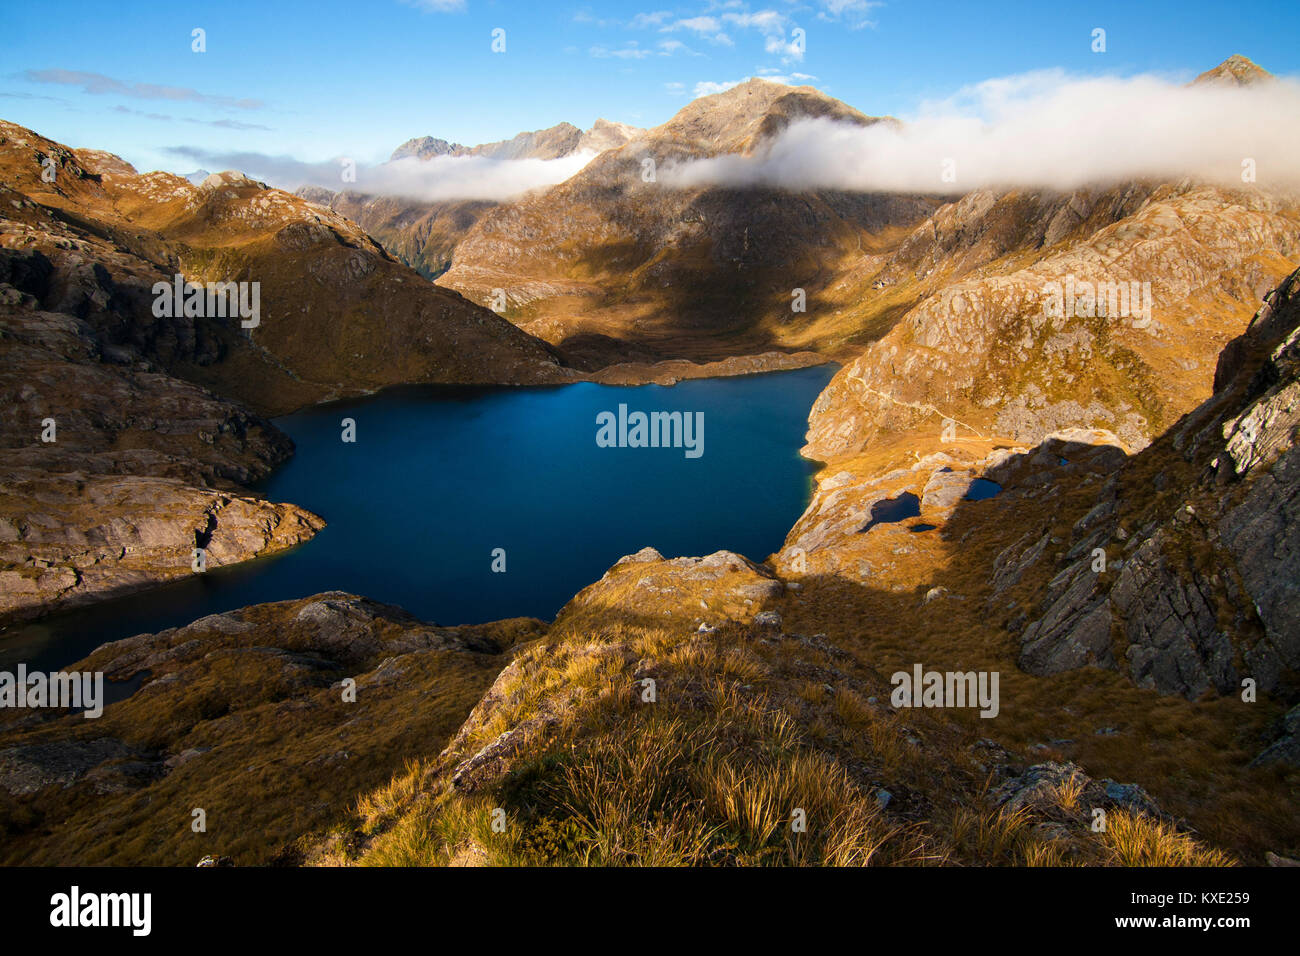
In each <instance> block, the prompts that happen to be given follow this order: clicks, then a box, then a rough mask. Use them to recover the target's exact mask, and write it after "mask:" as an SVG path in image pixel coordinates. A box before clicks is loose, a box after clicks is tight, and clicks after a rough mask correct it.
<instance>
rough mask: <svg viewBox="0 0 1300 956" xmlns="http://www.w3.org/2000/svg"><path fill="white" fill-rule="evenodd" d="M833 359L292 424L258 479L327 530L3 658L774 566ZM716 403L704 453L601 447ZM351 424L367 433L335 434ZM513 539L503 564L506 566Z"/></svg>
mask: <svg viewBox="0 0 1300 956" xmlns="http://www.w3.org/2000/svg"><path fill="white" fill-rule="evenodd" d="M833 371H834V369H833V368H832V367H830V366H823V367H821V368H814V369H801V370H798V371H793V372H777V373H771V374H766V375H754V376H745V377H740V378H728V379H702V380H698V381H689V382H682V383H679V384H677V385H675V386H672V387H660V386H656V385H647V386H640V387H635V388H620V387H611V386H601V385H592V384H578V385H568V386H563V387H558V388H527V389H521V388H510V389H506V388H453V387H445V386H442V387H436V386H421V387H406V388H400V389H392V390H389V391H385V392H383V393H381V394H379V395H376V396H372V397H369V398H365V399H359V400H355V401H347V402H338V403H333V404H330V405H323V406H317V407H315V408H312V409H309V410H306V411H302V412H298V413H296V414H294V415H289V416H286V417H285V418H282V419H278V420H277V422H276V423H277V424H278V425H279V426H280V427H281V428H282V429H283V430H284V431H285V432H287V433H288V434H289V435H290V436H291V437H292V438H293V440H294V442H295V443H296V444H297V452H296V454H295V455H294V457H293V458H292V459H291V460H290V461H289V462H288V463H287V464H286V465H285V466H283V467H282V468H281V469H279V470H278V471H277V472H276V473H275V474H274V475H272V476H271V478H270V479H269V480H267V481H266V482H265V483H264V484H263V485H262V487H261V488H260V489H259V490H261V491H263V492H264V493H265V494H266V495H267V497H269V498H270V499H272V500H274V501H291V502H293V503H295V504H298V505H301V506H302V507H304V508H307V509H309V510H311V511H314V512H316V513H317V514H319V515H321V516H322V517H324V518H325V520H326V521H328V522H329V524H328V526H327V527H326V528H325V529H324V530H323V531H321V532H320V533H319V534H318V535H317V536H316V537H315V538H313V539H312V540H311V541H309V542H307V543H305V544H303V545H301V546H299V547H297V548H294V549H292V550H291V551H288V552H285V553H283V554H280V555H276V556H273V557H270V558H263V559H259V560H257V561H252V562H247V563H245V564H242V565H238V566H235V567H231V568H223V569H213V570H209V571H208V572H206V573H204V574H198V575H194V576H193V577H190V578H186V579H184V580H182V581H179V582H176V583H173V584H168V585H164V586H162V587H158V588H153V589H151V590H148V591H143V592H139V593H137V594H133V595H129V596H127V597H124V598H120V599H116V600H113V601H110V602H104V603H101V604H98V605H95V606H93V607H90V608H85V609H82V610H79V611H73V612H68V613H64V614H60V615H56V616H51V617H49V618H45V619H43V620H41V621H38V622H35V623H33V624H30V625H27V626H25V627H21V628H11V629H9V630H8V631H6V632H5V633H4V634H3V635H0V666H7V665H10V664H13V663H16V662H17V661H19V660H23V661H26V662H27V663H28V666H29V667H31V668H33V669H46V670H49V669H54V668H57V667H61V666H65V665H67V664H69V663H72V662H73V661H76V660H78V659H79V658H81V657H83V656H84V655H85V654H87V653H89V652H90V651H91V650H93V649H94V648H95V647H97V646H99V645H100V644H102V643H103V642H105V641H110V640H116V639H118V638H121V637H127V636H130V635H132V634H138V633H142V632H146V631H157V630H161V629H163V628H166V627H175V626H178V625H181V624H186V623H188V622H190V621H193V620H195V619H197V618H200V617H203V616H204V615H207V614H214V613H219V612H222V611H228V610H232V609H234V608H238V607H243V606H245V605H248V604H256V603H260V602H263V601H279V600H287V599H292V598H299V597H305V596H307V595H310V594H315V593H317V592H319V591H329V590H341V591H351V592H353V593H357V594H362V595H365V596H366V597H370V598H374V599H376V600H380V601H384V602H388V603H392V604H398V605H401V606H402V607H404V608H406V609H407V610H409V611H411V612H412V613H414V614H415V615H416V616H417V617H420V618H423V619H424V620H427V621H433V622H436V623H439V624H464V623H473V622H479V621H488V620H494V619H497V618H504V617H513V616H519V615H528V616H534V617H541V618H551V617H553V616H554V615H555V613H556V611H558V610H559V609H560V607H562V606H563V605H564V603H565V602H566V601H567V600H568V599H569V598H571V597H572V596H573V595H574V594H576V593H577V592H578V591H579V590H581V589H582V588H583V587H585V586H586V585H588V584H590V583H592V582H593V581H596V580H597V579H599V578H600V576H601V575H602V574H604V573H605V571H606V570H608V568H609V566H610V565H611V564H613V563H614V562H615V561H616V560H617V559H618V558H619V557H621V556H622V555H625V554H630V553H632V552H634V551H638V550H640V549H641V548H643V547H646V546H647V545H648V546H650V547H654V548H657V549H658V550H659V551H660V552H662V553H663V554H664V555H666V556H670V557H671V556H676V555H703V554H709V553H711V552H713V551H717V550H718V549H720V548H726V549H729V550H732V551H737V552H739V553H741V554H744V555H746V556H748V557H750V558H752V559H754V560H757V561H761V560H763V559H764V558H766V557H767V556H768V555H769V554H771V553H772V552H774V551H775V550H776V549H777V548H779V547H780V546H781V543H782V541H783V540H784V538H785V535H786V532H787V531H789V529H790V527H791V526H792V525H793V524H794V522H795V520H796V519H797V518H798V517H799V515H800V514H801V513H802V511H803V509H804V508H805V507H806V505H807V503H808V498H809V494H810V491H811V483H810V477H811V474H812V465H811V463H810V462H807V461H805V460H804V459H802V458H800V457H799V454H798V449H799V448H800V446H801V445H802V444H803V437H804V433H805V431H806V428H807V418H808V412H809V409H810V408H811V407H812V403H813V401H814V400H815V399H816V397H817V395H818V393H819V392H820V391H821V390H822V388H823V387H825V385H826V383H827V382H828V381H829V380H830V377H831V375H832V373H833ZM619 404H625V405H627V406H628V411H629V413H630V412H634V411H644V412H651V411H668V412H671V411H680V412H683V413H687V412H690V413H694V412H703V414H704V429H703V454H702V455H700V457H698V458H688V457H687V456H686V454H685V449H684V448H601V447H598V446H597V443H596V434H597V421H596V417H597V415H598V414H599V413H600V412H604V411H609V412H613V413H615V414H617V412H618V406H619ZM344 418H351V419H354V420H355V422H356V437H357V440H356V442H355V443H353V444H347V443H344V442H343V441H342V440H341V434H342V428H341V420H342V419H344ZM497 548H501V549H504V551H505V566H506V570H505V572H504V573H494V572H493V571H492V564H493V550H494V549H497Z"/></svg>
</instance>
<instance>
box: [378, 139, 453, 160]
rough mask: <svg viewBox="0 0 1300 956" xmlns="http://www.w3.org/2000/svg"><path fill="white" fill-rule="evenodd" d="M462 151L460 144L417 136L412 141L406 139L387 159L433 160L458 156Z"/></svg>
mask: <svg viewBox="0 0 1300 956" xmlns="http://www.w3.org/2000/svg"><path fill="white" fill-rule="evenodd" d="M464 149H465V147H464V146H462V145H460V143H449V142H447V141H446V140H445V139H438V138H437V137H435V136H417V137H415V138H414V139H408V140H407V141H406V142H405V143H403V144H402V145H401V146H399V147H397V149H395V150H393V155H392V156H390V157H389V159H390V160H398V159H405V158H406V157H408V156H414V157H415V158H416V159H433V158H434V157H435V156H459V155H461V152H462V151H463V150H464Z"/></svg>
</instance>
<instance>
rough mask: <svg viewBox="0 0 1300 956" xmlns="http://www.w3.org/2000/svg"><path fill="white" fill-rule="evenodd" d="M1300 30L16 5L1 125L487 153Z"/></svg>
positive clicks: (1076, 8)
mask: <svg viewBox="0 0 1300 956" xmlns="http://www.w3.org/2000/svg"><path fill="white" fill-rule="evenodd" d="M1097 27H1100V28H1103V29H1104V30H1105V31H1106V52H1105V53H1101V54H1099V53H1094V52H1093V51H1092V49H1091V44H1092V31H1093V30H1094V28H1097ZM1298 27H1300V4H1297V3H1295V2H1294V0H1270V2H1261V3H1210V2H1200V0H1179V2H1173V0H1155V2H1143V3H1140V4H1136V3H1133V2H1132V0H1126V2H1107V0H1091V2H1087V3H1073V2H1058V3H1042V2H1007V3H996V4H994V3H984V2H942V0H930V2H923V0H892V2H887V3H880V4H875V3H867V2H861V0H858V2H855V0H816V2H811V0H810V2H798V3H788V2H783V0H767V2H761V0H756V2H749V3H747V2H741V0H731V2H710V0H700V2H693V3H684V4H672V3H666V2H656V0H636V2H629V3H614V2H608V3H600V2H590V3H566V2H563V0H561V2H552V3H537V2H533V3H507V2H491V0H463V2H460V3H458V2H456V0H430V2H416V0H408V2H401V0H370V2H359V0H350V2H339V0H316V2H312V3H297V2H266V0H261V2H238V0H236V2H223V3H220V4H186V3H178V2H165V3H164V2H159V3H153V2H130V0H125V2H123V3H121V4H119V5H116V6H115V5H113V4H106V3H103V2H95V3H90V2H78V0H61V2H60V3H59V4H58V5H57V8H51V7H49V6H48V5H45V4H40V3H7V4H5V5H4V8H3V9H0V63H3V67H0V117H3V118H5V119H9V120H12V121H14V122H17V123H20V124H22V125H24V126H28V127H31V128H33V129H35V130H36V131H38V132H40V133H42V134H44V135H46V136H49V137H51V138H53V139H56V140H59V141H61V142H64V143H67V144H69V145H72V146H84V147H95V148H101V149H107V150H110V151H112V152H115V153H118V154H120V155H122V156H123V157H125V158H126V159H127V160H129V161H130V162H132V163H134V164H135V165H137V167H139V168H141V169H171V170H173V171H176V172H188V171H189V170H191V169H193V168H194V167H195V166H196V165H198V164H197V163H196V162H194V161H193V160H192V159H190V158H189V157H188V156H187V155H186V154H184V153H177V152H176V151H175V150H176V149H177V148H180V149H187V148H188V149H197V150H207V151H213V152H248V153H261V154H267V155H287V156H293V157H295V158H297V159H300V160H305V161H325V160H330V159H333V158H335V157H339V156H351V157H355V158H357V159H358V160H360V161H362V162H373V161H376V160H380V159H383V158H385V157H386V156H387V155H388V153H390V152H391V151H392V149H393V148H394V147H395V146H396V145H397V144H398V143H400V142H402V141H403V140H405V139H408V138H410V137H412V136H417V135H423V134H432V135H435V136H440V137H443V138H445V139H448V140H453V141H458V142H462V143H466V144H474V143H480V142H487V141H491V140H497V139H504V138H507V137H509V136H512V135H514V134H515V133H516V132H519V131H520V130H526V129H537V128H541V127H546V126H551V125H553V124H555V123H559V122H561V121H565V120H567V121H569V122H572V123H574V124H577V125H579V126H582V127H584V128H585V127H588V126H590V125H591V123H592V122H593V121H594V120H595V119H596V118H597V117H605V118H607V119H612V120H617V121H621V122H626V123H631V124H634V125H638V126H653V125H656V124H658V123H661V122H663V121H665V120H667V119H668V118H669V117H670V116H671V115H672V114H673V113H674V112H676V111H677V110H678V109H680V108H681V107H682V106H683V105H685V103H687V102H689V100H690V99H691V98H692V97H693V96H694V95H695V94H696V92H697V91H701V90H707V89H713V88H715V87H714V86H713V84H717V85H722V84H726V83H730V82H735V81H738V80H742V79H744V78H746V77H749V76H756V75H770V76H781V77H786V78H788V79H790V80H791V81H796V82H806V83H808V84H809V85H812V86H816V87H818V88H820V89H822V90H824V91H826V92H827V93H830V94H831V95H833V96H836V97H839V98H840V99H842V100H844V101H846V102H848V103H850V104H851V105H853V106H855V107H857V108H859V109H861V110H863V111H864V112H867V113H871V114H886V113H890V114H894V115H901V116H907V115H909V114H910V113H911V112H913V111H914V110H916V109H917V107H918V106H919V105H920V104H921V103H923V102H924V101H926V100H929V99H939V98H944V97H949V96H951V95H952V94H954V93H955V92H957V91H958V90H959V89H961V88H962V87H963V86H966V85H969V84H974V83H978V82H980V81H983V80H987V79H990V78H994V77H1001V76H1011V75H1016V74H1022V73H1026V72H1029V71H1033V70H1039V69H1044V68H1061V69H1064V70H1066V71H1068V72H1069V73H1071V74H1078V75H1081V76H1091V75H1098V74H1114V75H1120V76H1129V75H1133V74H1136V73H1143V72H1156V73H1160V74H1162V75H1165V76H1169V77H1173V78H1180V77H1181V78H1188V79H1190V78H1191V77H1192V76H1194V75H1195V74H1196V73H1198V72H1200V71H1201V70H1204V69H1208V68H1209V67H1211V66H1213V65H1215V64H1216V63H1218V62H1220V61H1221V60H1223V59H1224V58H1225V57H1227V56H1228V55H1230V54H1232V53H1241V54H1244V55H1246V56H1249V57H1251V58H1252V59H1254V60H1255V61H1256V62H1257V63H1259V64H1260V65H1261V66H1264V67H1265V68H1266V69H1269V70H1272V71H1273V72H1275V73H1279V74H1286V75H1296V74H1298V73H1300V44H1297V43H1296V42H1295V37H1296V35H1297V33H1298V30H1297V28H1298ZM194 28H202V29H203V30H205V31H206V44H207V51H206V52H204V53H195V52H193V51H192V49H191V31H192V30H193V29H194ZM495 28H501V29H504V30H505V42H506V50H505V52H504V53H493V52H492V50H491V43H492V31H493V29H495ZM795 29H802V30H803V31H804V36H805V38H806V42H805V49H804V50H803V51H798V50H797V49H795V48H794V46H792V40H793V37H794V36H795V34H794V33H793V32H792V31H794V30H795Z"/></svg>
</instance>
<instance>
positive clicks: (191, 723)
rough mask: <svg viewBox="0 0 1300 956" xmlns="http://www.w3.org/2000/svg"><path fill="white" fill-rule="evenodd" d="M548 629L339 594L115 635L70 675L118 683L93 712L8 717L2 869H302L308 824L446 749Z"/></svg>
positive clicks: (1, 773) (0, 759) (1, 770)
mask: <svg viewBox="0 0 1300 956" xmlns="http://www.w3.org/2000/svg"><path fill="white" fill-rule="evenodd" d="M539 634H540V622H536V621H530V620H523V619H520V620H514V621H500V622H495V623H493V624H486V625H476V626H472V627H451V628H444V627H438V626H436V625H433V624H428V623H425V622H422V621H419V620H417V619H415V618H414V617H412V616H411V615H409V614H407V613H406V612H404V611H402V610H400V609H398V608H394V607H390V606H386V605H382V604H377V603H375V602H373V601H368V600H366V599H364V598H360V597H357V596H355V595H351V594H345V593H342V592H329V593H325V594H317V595H313V596H312V597H309V598H304V599H301V600H297V601H285V602H281V603H276V604H263V605H257V606H254V607H249V608H243V609H241V610H238V611H232V612H229V613H226V614H216V615H212V616H210V617H205V618H202V619H200V620H197V621H194V622H193V623H191V624H188V625H186V626H184V627H180V628H172V629H169V630H166V631H161V632H159V633H157V634H141V635H137V636H135V637H131V638H127V639H125V640H121V641H115V642H112V643H109V644H105V645H103V646H101V647H100V648H99V649H98V650H96V651H95V652H94V653H93V654H91V655H90V656H89V657H88V658H86V659H85V660H83V661H79V662H77V663H75V664H72V665H70V666H69V667H68V668H66V669H67V670H71V671H90V672H100V673H102V674H103V675H104V677H105V680H106V685H105V686H106V687H108V688H117V690H116V691H115V692H112V691H110V693H112V694H113V696H112V697H110V699H115V702H113V703H110V704H109V705H108V706H107V707H105V708H104V710H103V714H102V716H100V717H99V718H97V719H93V720H87V719H85V718H83V717H82V716H81V715H80V714H73V715H64V714H62V713H60V712H57V711H50V710H37V711H32V710H23V711H16V710H10V709H4V710H0V821H2V822H3V826H4V828H5V840H4V844H3V846H2V847H0V861H2V862H4V863H15V862H22V863H24V864H27V865H41V864H52V863H59V864H64V865H66V864H69V863H77V864H83V865H93V864H96V863H105V862H113V863H117V864H124V865H192V864H193V861H194V860H196V859H199V858H200V857H202V856H204V855H205V854H206V853H211V852H212V851H213V848H214V847H217V848H220V850H221V853H222V854H223V855H225V856H228V857H229V858H230V859H231V860H233V861H234V862H236V863H238V864H239V865H257V864H266V863H270V862H275V861H278V862H282V863H283V862H293V861H294V859H295V858H294V855H293V854H294V848H293V844H294V841H295V840H296V839H297V838H298V837H299V836H300V835H301V834H302V833H303V832H304V831H307V830H310V829H312V828H313V827H316V826H323V825H325V824H326V823H328V822H330V821H331V820H332V819H334V818H337V817H338V816H339V815H340V814H343V813H345V812H347V810H348V809H349V808H350V807H351V806H352V805H353V804H354V803H355V801H356V799H357V797H358V796H359V795H360V794H362V793H364V792H366V791H367V790H369V789H370V788H372V787H375V786H378V785H379V784H381V783H383V782H384V781H386V780H387V779H388V778H389V776H390V775H391V773H392V770H393V768H394V767H398V766H400V765H401V763H402V761H404V760H410V759H413V758H415V757H417V756H419V755H421V754H425V753H429V752H433V753H437V752H438V750H440V749H441V748H442V747H443V745H444V744H445V743H446V742H447V740H448V739H449V737H450V736H451V735H452V733H453V732H454V731H455V730H456V728H457V727H459V726H460V725H461V723H462V722H463V721H464V720H465V718H466V716H467V714H468V713H469V711H470V709H471V707H472V706H473V705H474V703H475V702H476V701H478V700H479V698H480V697H481V696H482V695H483V693H484V691H485V690H486V689H487V687H488V686H489V685H490V684H491V683H492V680H493V678H494V677H495V676H496V674H497V672H498V671H499V670H500V669H501V667H502V665H503V664H504V663H505V660H504V654H503V652H504V651H505V650H506V649H507V648H509V647H510V646H512V645H513V644H514V643H515V642H516V641H518V640H521V639H522V640H529V639H532V638H534V637H536V636H538V635H539ZM194 808H200V809H202V810H203V811H204V820H205V823H206V832H205V833H202V834H197V833H194V832H193V831H191V829H190V826H189V824H190V822H191V811H192V809H194ZM105 833H112V834H113V835H114V836H113V838H112V839H100V838H98V837H97V836H95V835H99V836H102V835H103V834H105Z"/></svg>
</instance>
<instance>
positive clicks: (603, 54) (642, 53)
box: [589, 40, 654, 60]
mask: <svg viewBox="0 0 1300 956" xmlns="http://www.w3.org/2000/svg"><path fill="white" fill-rule="evenodd" d="M589 52H590V53H591V55H592V56H594V57H596V58H597V59H608V58H609V57H616V58H618V59H620V60H644V59H645V58H646V57H648V56H653V55H654V54H653V51H651V50H643V49H641V48H640V47H638V46H637V45H636V41H635V40H633V41H632V42H630V43H629V44H628V45H627V46H623V47H619V48H618V49H614V50H611V49H610V48H609V47H603V46H594V47H592V48H591V50H590V51H589Z"/></svg>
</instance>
